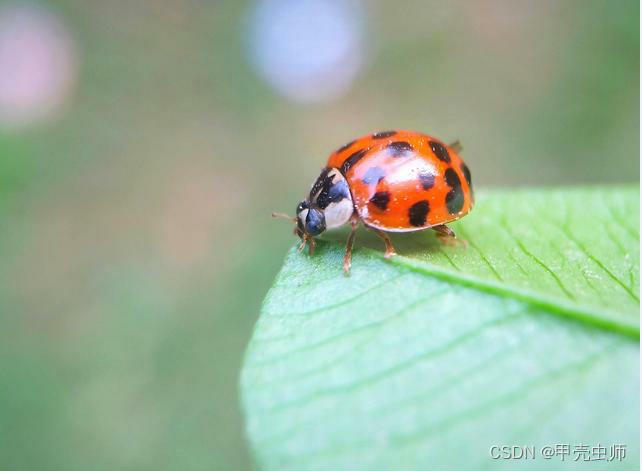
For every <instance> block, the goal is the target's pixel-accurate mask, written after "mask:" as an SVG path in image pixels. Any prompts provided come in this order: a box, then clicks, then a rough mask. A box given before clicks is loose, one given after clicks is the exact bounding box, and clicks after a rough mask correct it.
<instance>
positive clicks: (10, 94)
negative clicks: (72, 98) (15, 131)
mask: <svg viewBox="0 0 642 471" xmlns="http://www.w3.org/2000/svg"><path fill="white" fill-rule="evenodd" d="M76 72H77V62H76V53H75V46H74V43H73V40H72V39H71V36H70V34H69V32H68V31H67V29H66V28H65V26H64V25H63V23H62V22H61V21H60V20H59V19H58V18H57V17H56V16H55V15H54V14H53V13H52V12H50V11H48V10H45V9H44V8H43V7H41V6H36V5H33V4H8V5H4V6H2V7H0V126H2V127H15V126H20V125H26V124H31V123H33V122H37V121H40V120H42V119H45V118H49V117H51V116H52V115H53V114H54V113H55V112H56V111H57V110H59V108H60V106H61V105H62V104H63V103H64V102H65V100H66V99H67V98H68V97H69V95H70V92H71V89H72V86H73V84H74V82H75V78H76Z"/></svg>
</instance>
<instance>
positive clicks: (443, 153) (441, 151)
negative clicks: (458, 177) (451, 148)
mask: <svg viewBox="0 0 642 471" xmlns="http://www.w3.org/2000/svg"><path fill="white" fill-rule="evenodd" d="M428 145H429V146H430V148H431V149H432V151H433V152H434V153H435V155H436V156H437V158H438V159H439V160H441V161H442V162H446V163H448V162H450V155H449V154H448V151H447V150H446V148H445V147H444V146H442V145H441V144H440V143H439V142H436V141H430V142H428Z"/></svg>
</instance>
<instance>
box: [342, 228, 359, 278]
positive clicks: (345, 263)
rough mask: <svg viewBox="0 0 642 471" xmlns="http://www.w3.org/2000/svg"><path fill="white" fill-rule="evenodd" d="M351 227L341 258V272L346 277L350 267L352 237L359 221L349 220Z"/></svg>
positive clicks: (355, 232)
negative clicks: (344, 251)
mask: <svg viewBox="0 0 642 471" xmlns="http://www.w3.org/2000/svg"><path fill="white" fill-rule="evenodd" d="M350 224H351V225H352V232H350V235H349V236H348V241H347V242H346V253H345V255H344V256H343V271H344V273H345V274H346V275H347V274H348V273H349V272H350V265H352V244H354V237H355V235H356V234H357V227H359V220H358V219H356V218H352V219H351V220H350Z"/></svg>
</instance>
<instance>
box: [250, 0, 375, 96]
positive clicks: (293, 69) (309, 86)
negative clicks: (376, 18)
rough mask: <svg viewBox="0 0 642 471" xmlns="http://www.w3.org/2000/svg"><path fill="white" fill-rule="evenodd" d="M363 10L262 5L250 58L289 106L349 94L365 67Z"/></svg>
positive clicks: (345, 5)
mask: <svg viewBox="0 0 642 471" xmlns="http://www.w3.org/2000/svg"><path fill="white" fill-rule="evenodd" d="M362 25H363V10H362V8H360V6H359V4H358V3H355V2H348V1H345V0H259V1H258V2H257V3H256V4H255V5H254V7H253V10H252V12H251V17H250V33H249V41H250V57H251V61H252V64H253V65H254V67H255V68H256V70H257V71H258V73H259V75H261V77H263V79H264V80H265V81H266V82H268V83H269V84H270V85H271V86H272V87H274V88H275V89H276V90H277V91H278V92H279V93H280V94H282V95H283V96H285V97H286V98H288V99H289V100H292V101H296V102H302V103H310V102H323V101H329V100H332V99H335V98H338V97H339V96H341V95H343V94H344V93H346V92H347V91H348V90H349V88H350V86H351V85H352V83H353V81H354V79H355V78H356V76H357V74H358V72H359V70H360V69H361V66H362V64H363V54H364V50H363V49H364V47H363V27H362Z"/></svg>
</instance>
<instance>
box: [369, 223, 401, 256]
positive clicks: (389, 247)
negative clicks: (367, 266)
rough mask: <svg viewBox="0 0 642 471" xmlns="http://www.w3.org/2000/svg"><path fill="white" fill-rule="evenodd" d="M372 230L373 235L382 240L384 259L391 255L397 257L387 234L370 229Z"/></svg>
mask: <svg viewBox="0 0 642 471" xmlns="http://www.w3.org/2000/svg"><path fill="white" fill-rule="evenodd" d="M372 230H373V231H374V233H375V234H377V235H378V236H379V237H381V238H382V239H383V242H384V243H385V244H386V254H385V255H384V257H386V258H390V257H392V256H393V255H397V251H396V250H395V248H394V246H393V245H392V241H391V240H390V237H388V234H386V233H385V232H383V231H380V230H379V229H372Z"/></svg>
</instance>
